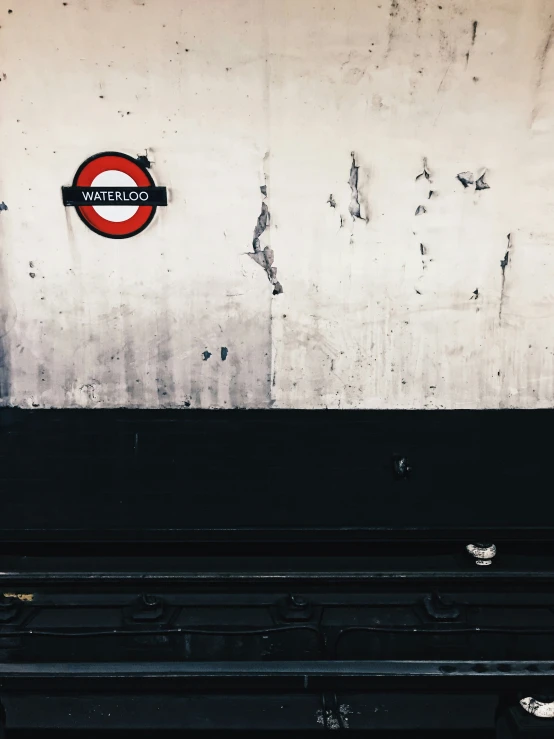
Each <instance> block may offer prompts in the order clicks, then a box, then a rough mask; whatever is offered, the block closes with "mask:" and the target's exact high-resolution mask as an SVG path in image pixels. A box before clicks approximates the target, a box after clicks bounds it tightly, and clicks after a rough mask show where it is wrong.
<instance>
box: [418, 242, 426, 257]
mask: <svg viewBox="0 0 554 739" xmlns="http://www.w3.org/2000/svg"><path fill="white" fill-rule="evenodd" d="M419 251H420V252H421V256H422V257H424V256H425V255H426V254H427V249H426V248H425V247H424V246H423V244H420V245H419Z"/></svg>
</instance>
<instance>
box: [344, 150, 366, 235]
mask: <svg viewBox="0 0 554 739" xmlns="http://www.w3.org/2000/svg"><path fill="white" fill-rule="evenodd" d="M351 157H352V164H351V165H350V176H349V178H348V184H349V185H350V191H351V193H352V194H351V198H350V205H349V206H348V212H349V213H350V215H351V216H352V220H353V221H354V220H355V219H356V218H359V219H360V221H366V222H367V221H368V220H369V219H368V218H363V217H362V213H361V206H360V193H359V191H358V181H359V170H360V167H359V166H358V165H357V164H356V154H355V152H351Z"/></svg>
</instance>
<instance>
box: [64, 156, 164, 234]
mask: <svg viewBox="0 0 554 739" xmlns="http://www.w3.org/2000/svg"><path fill="white" fill-rule="evenodd" d="M109 169H115V170H117V171H119V172H124V173H125V174H127V175H129V177H131V178H132V179H133V180H134V181H135V182H136V184H137V187H150V186H152V185H154V181H153V180H152V178H151V177H150V175H149V173H148V172H146V171H145V170H144V169H143V168H142V167H140V166H139V165H138V164H137V163H136V162H135V161H134V160H133V159H131V157H127V156H126V155H124V154H117V153H115V152H114V153H112V152H110V153H106V154H98V155H97V156H95V157H91V158H90V159H88V160H87V161H86V162H84V164H83V165H81V167H80V168H79V171H78V172H77V174H76V176H75V180H74V182H73V185H74V187H91V184H92V182H93V181H94V178H95V177H97V176H98V175H99V174H100V173H101V172H105V171H106V170H109ZM77 210H78V212H79V214H80V215H81V217H82V218H83V220H84V221H85V223H86V224H87V225H88V226H90V227H91V228H92V229H93V231H97V232H98V233H100V234H103V235H104V236H111V237H112V238H120V239H124V238H126V237H127V236H134V235H135V234H136V233H138V232H139V231H142V230H143V228H145V227H146V226H147V225H148V223H149V222H150V220H151V219H152V217H153V216H154V211H155V207H154V206H152V205H139V207H138V210H137V212H136V213H135V214H134V215H133V216H131V218H128V219H127V220H126V221H119V222H114V221H108V220H106V219H105V218H102V216H101V215H99V214H98V213H97V212H96V211H95V210H94V208H93V207H92V205H81V206H78V207H77Z"/></svg>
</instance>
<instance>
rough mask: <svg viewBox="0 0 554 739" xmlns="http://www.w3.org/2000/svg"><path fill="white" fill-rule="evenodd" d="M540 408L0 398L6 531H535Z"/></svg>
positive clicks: (527, 534)
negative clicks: (72, 406) (86, 404)
mask: <svg viewBox="0 0 554 739" xmlns="http://www.w3.org/2000/svg"><path fill="white" fill-rule="evenodd" d="M553 421H554V413H553V412H552V411H390V412H388V411H387V412H385V411H314V412H312V411H180V412H179V411H176V412H172V411H43V410H41V411H20V410H14V409H2V410H0V489H1V495H0V536H1V537H2V538H3V540H4V541H7V540H19V539H34V540H55V541H64V540H73V541H75V540H76V541H85V540H91V541H97V540H104V539H110V540H115V541H117V540H121V541H124V540H135V541H136V540H140V541H148V540H152V541H154V540H157V541H166V542H167V541H187V540H190V539H195V540H197V539H202V538H205V539H219V540H227V539H237V538H238V539H252V538H254V539H255V538H256V537H259V538H260V539H262V540H268V539H274V540H278V539H289V538H294V539H299V540H303V539H313V538H318V539H319V540H326V539H337V538H339V539H342V540H344V541H352V540H355V539H364V538H382V539H390V538H398V537H401V538H427V539H441V538H442V539H444V538H451V537H460V538H464V537H465V536H467V533H468V532H471V533H472V535H473V534H474V535H475V536H487V535H489V534H490V532H495V535H496V536H506V537H516V538H517V537H521V538H530V539H536V538H541V537H543V538H546V539H548V538H549V537H550V534H551V532H554V502H553V496H552V494H551V479H552V475H551V467H552V461H551V460H552V455H551V447H552V433H551V427H552V423H553Z"/></svg>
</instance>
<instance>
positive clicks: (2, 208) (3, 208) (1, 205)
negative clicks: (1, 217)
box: [0, 200, 8, 211]
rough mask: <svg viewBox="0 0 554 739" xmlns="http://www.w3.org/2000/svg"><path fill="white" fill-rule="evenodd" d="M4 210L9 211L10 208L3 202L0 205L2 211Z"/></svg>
mask: <svg viewBox="0 0 554 739" xmlns="http://www.w3.org/2000/svg"><path fill="white" fill-rule="evenodd" d="M2 210H8V206H7V205H6V203H5V202H4V201H3V200H2V202H1V203H0V211H2Z"/></svg>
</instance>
